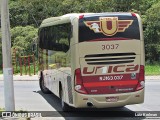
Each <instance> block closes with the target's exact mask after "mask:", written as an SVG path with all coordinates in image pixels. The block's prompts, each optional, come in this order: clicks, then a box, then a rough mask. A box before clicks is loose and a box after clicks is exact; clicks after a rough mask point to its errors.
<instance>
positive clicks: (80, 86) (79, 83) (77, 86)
mask: <svg viewBox="0 0 160 120" xmlns="http://www.w3.org/2000/svg"><path fill="white" fill-rule="evenodd" d="M75 90H76V91H77V92H79V93H82V94H87V91H86V90H85V88H84V86H83V81H82V75H81V70H80V68H78V69H76V70H75Z"/></svg>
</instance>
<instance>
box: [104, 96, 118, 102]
mask: <svg viewBox="0 0 160 120" xmlns="http://www.w3.org/2000/svg"><path fill="white" fill-rule="evenodd" d="M118 99H119V97H118V96H113V97H106V101H107V102H117V101H118Z"/></svg>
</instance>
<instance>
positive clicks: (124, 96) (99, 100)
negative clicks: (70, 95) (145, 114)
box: [74, 89, 144, 108]
mask: <svg viewBox="0 0 160 120" xmlns="http://www.w3.org/2000/svg"><path fill="white" fill-rule="evenodd" d="M107 98H118V99H117V100H114V101H108V100H107ZM143 102H144V89H142V90H140V91H136V92H132V93H120V94H105V95H85V94H80V93H77V92H76V93H75V101H74V103H75V104H74V107H75V108H88V107H95V108H108V107H121V106H125V105H131V104H139V103H143ZM87 103H89V105H90V103H91V104H93V106H92V105H91V106H88V105H87Z"/></svg>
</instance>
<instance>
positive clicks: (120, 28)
mask: <svg viewBox="0 0 160 120" xmlns="http://www.w3.org/2000/svg"><path fill="white" fill-rule="evenodd" d="M84 23H85V25H86V26H87V27H89V28H90V29H91V30H93V31H94V32H95V33H103V34H104V35H106V36H113V35H115V34H116V33H117V32H124V31H125V30H126V29H127V28H128V27H129V26H130V25H131V24H132V23H133V20H118V17H100V18H99V21H85V22H84Z"/></svg>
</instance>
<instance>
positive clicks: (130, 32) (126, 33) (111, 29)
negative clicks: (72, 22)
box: [79, 15, 140, 42]
mask: <svg viewBox="0 0 160 120" xmlns="http://www.w3.org/2000/svg"><path fill="white" fill-rule="evenodd" d="M132 39H136V40H140V30H139V24H138V19H137V17H135V16H132V15H130V16H129V15H126V16H125V15H114V16H107V15H105V16H90V17H84V18H82V19H79V42H84V41H103V40H132Z"/></svg>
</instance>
